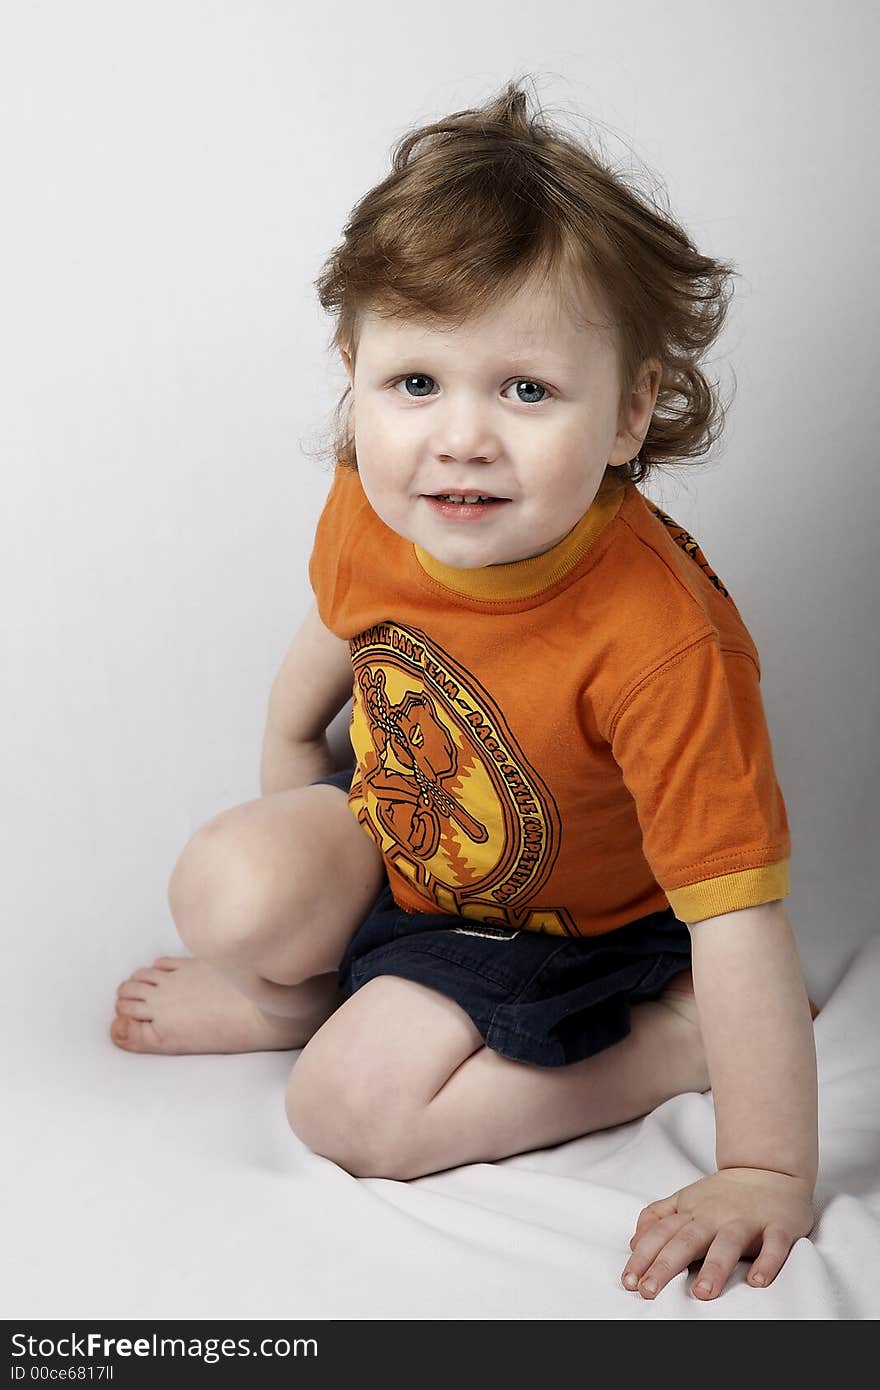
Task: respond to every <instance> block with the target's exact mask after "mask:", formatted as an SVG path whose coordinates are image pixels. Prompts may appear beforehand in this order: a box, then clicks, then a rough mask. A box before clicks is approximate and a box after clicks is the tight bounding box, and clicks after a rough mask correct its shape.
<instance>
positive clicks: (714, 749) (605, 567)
mask: <svg viewBox="0 0 880 1390" xmlns="http://www.w3.org/2000/svg"><path fill="white" fill-rule="evenodd" d="M309 578H310V581H311V585H312V588H313V590H314V593H315V598H316V601H317V607H318V612H319V613H320V616H321V618H322V620H323V622H324V623H325V625H326V626H327V627H328V628H330V629H331V631H333V632H334V633H336V634H337V636H339V637H342V638H345V639H346V640H347V641H348V642H349V646H350V649H351V659H352V667H353V675H354V680H353V696H354V704H353V708H352V713H351V725H350V736H351V741H352V746H353V748H354V750H355V756H356V763H357V765H356V767H355V772H354V777H353V779H352V783H351V789H350V792H349V799H348V800H349V807H350V809H351V811H352V813H353V814H354V816H355V817H356V818H357V820H358V821H359V823H360V825H361V826H362V828H363V830H364V832H365V833H366V834H368V835H370V836H371V837H372V839H373V840H374V841H375V843H376V844H377V845H378V846H379V847H380V849H381V851H382V854H383V857H384V860H385V865H386V868H387V872H388V878H389V882H390V885H391V889H392V892H393V895H394V900H395V902H396V903H397V904H398V906H399V907H401V908H403V909H404V910H406V911H410V912H430V913H438V912H443V913H447V912H448V913H455V914H457V915H460V916H462V917H465V918H472V919H474V920H476V921H481V922H490V923H497V924H500V925H503V926H506V927H521V928H525V929H526V930H529V931H545V932H551V933H555V934H558V935H561V936H594V935H596V934H598V933H601V932H607V931H611V930H613V929H614V928H615V927H619V926H623V925H624V924H626V923H627V922H632V921H634V920H635V919H636V918H639V917H643V916H645V915H647V914H648V913H651V912H657V911H662V910H664V909H665V908H667V906H671V907H672V910H673V912H674V913H675V915H676V917H677V918H679V919H680V920H681V921H683V922H688V923H693V922H698V921H701V920H702V919H703V918H706V917H713V916H717V915H719V914H721V913H724V912H732V911H735V910H736V909H738V908H745V907H752V906H756V905H758V904H760V903H765V902H770V901H773V900H774V899H777V898H782V897H785V896H786V894H788V893H789V892H790V885H789V856H790V854H791V840H790V836H789V828H788V820H787V817H786V810H785V803H784V801H783V797H782V793H781V791H780V788H779V785H778V783H777V780H776V775H775V771H774V766H773V755H772V749H771V744H770V737H769V733H768V729H767V723H766V718H765V714H764V709H763V705H762V701H761V693H760V687H759V681H760V669H761V668H760V662H759V659H758V652H757V649H756V647H755V644H754V642H753V641H752V638H751V636H750V635H749V632H748V630H747V628H746V626H745V623H744V622H743V620H742V618H741V617H740V614H739V612H738V610H737V608H736V605H735V604H734V601H733V599H732V598H731V596H730V594H729V593H728V591H727V589H726V588H725V586H724V585H723V584H722V583H721V581H720V579H719V578H718V576H717V575H716V574H714V573H713V571H712V569H711V567H710V566H709V564H708V563H707V561H706V558H705V556H704V555H703V553H702V551H701V550H700V548H699V546H698V544H697V542H696V541H695V540H694V539H693V537H692V536H690V535H688V533H687V532H686V531H685V530H683V528H682V527H681V526H679V525H678V524H677V523H676V522H675V521H673V520H672V518H671V517H669V516H667V515H666V513H665V512H663V511H661V510H660V508H659V507H657V506H656V505H655V504H654V503H653V502H651V501H650V500H649V499H648V498H647V497H645V496H644V494H643V493H641V492H639V490H638V488H637V487H635V486H634V485H633V484H631V483H630V484H627V485H626V486H623V487H621V485H620V482H619V479H618V478H617V476H616V474H615V472H614V470H613V469H609V470H608V471H607V474H606V477H605V479H604V480H603V484H602V486H601V487H600V489H599V492H598V493H597V495H596V497H595V499H594V501H593V502H592V504H591V506H590V507H589V508H588V510H587V511H586V513H585V514H584V516H583V517H582V518H581V520H580V521H579V522H578V523H577V525H576V526H575V527H574V528H573V530H572V531H570V532H569V534H568V535H567V536H565V537H564V539H563V540H561V541H559V542H558V544H557V545H555V546H553V548H552V549H551V550H548V551H546V552H545V553H544V554H543V555H538V556H535V557H533V558H530V559H526V560H519V561H515V562H513V563H511V564H502V565H490V566H485V567H482V568H479V569H468V570H465V569H456V568H453V567H450V566H448V565H444V564H442V563H440V562H439V561H438V560H437V559H435V558H434V557H433V556H431V555H429V554H428V553H427V552H426V551H424V550H422V548H421V547H420V546H418V545H415V544H414V543H413V542H412V541H408V540H405V539H404V538H403V537H402V536H399V535H398V534H397V533H396V532H395V531H392V530H391V529H390V528H389V527H388V526H386V525H385V523H384V522H383V521H382V520H381V519H380V518H379V517H378V516H377V514H376V513H375V512H374V511H373V508H372V507H371V506H370V503H369V502H368V501H367V498H366V496H365V494H364V491H363V488H362V486H361V481H360V477H359V475H358V474H357V472H356V471H354V470H353V469H351V468H348V467H347V466H345V465H343V464H339V463H337V465H336V470H335V474H334V477H333V482H332V486H331V488H330V492H329V495H328V497H327V500H326V503H325V505H324V509H323V511H322V513H321V516H320V518H319V520H318V524H317V529H316V532H315V542H314V549H313V551H312V555H311V558H310V561H309Z"/></svg>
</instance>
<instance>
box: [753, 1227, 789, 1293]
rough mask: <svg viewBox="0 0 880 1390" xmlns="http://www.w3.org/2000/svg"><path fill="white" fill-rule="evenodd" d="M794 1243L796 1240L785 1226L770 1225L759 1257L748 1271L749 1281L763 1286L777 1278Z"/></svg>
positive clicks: (758, 1286) (765, 1232)
mask: <svg viewBox="0 0 880 1390" xmlns="http://www.w3.org/2000/svg"><path fill="white" fill-rule="evenodd" d="M793 1245H794V1240H793V1238H792V1237H791V1236H790V1235H789V1233H788V1231H786V1230H785V1229H784V1227H782V1226H774V1225H772V1224H771V1225H768V1226H767V1227H766V1229H765V1231H764V1243H763V1245H762V1246H761V1250H760V1253H759V1255H758V1258H757V1259H756V1260H755V1263H754V1264H753V1265H752V1267H751V1269H750V1270H749V1273H748V1281H749V1283H750V1284H753V1285H754V1286H755V1287H756V1288H761V1287H762V1286H763V1285H766V1284H769V1283H770V1282H771V1281H772V1280H773V1279H775V1278H776V1276H777V1274H778V1273H779V1271H780V1270H781V1268H782V1266H783V1265H784V1264H785V1261H786V1260H787V1259H788V1257H789V1255H790V1254H791V1249H792V1246H793Z"/></svg>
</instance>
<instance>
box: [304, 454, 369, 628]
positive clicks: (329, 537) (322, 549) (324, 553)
mask: <svg viewBox="0 0 880 1390" xmlns="http://www.w3.org/2000/svg"><path fill="white" fill-rule="evenodd" d="M356 479H357V475H356V474H355V473H354V470H353V469H350V468H346V467H345V466H344V465H343V464H341V463H337V464H336V466H335V470H334V474H333V481H332V483H331V485H330V490H329V492H328V494H327V498H326V500H325V502H324V506H323V508H322V510H321V514H320V516H319V517H318V521H317V525H316V527H315V535H314V540H313V543H312V551H311V555H310V556H309V584H310V585H311V588H312V592H313V593H314V595H315V603H316V606H317V609H318V613H319V615H320V618H321V621H322V622H323V623H324V626H325V627H327V628H329V629H330V631H331V632H335V633H336V634H337V636H340V637H341V636H346V635H347V634H346V632H345V629H344V624H345V618H346V614H345V612H344V609H345V599H346V596H347V595H348V593H349V592H350V589H351V583H352V547H353V542H354V538H355V535H356V523H355V512H356V505H357V498H356V493H355V489H354V487H353V482H354V483H356Z"/></svg>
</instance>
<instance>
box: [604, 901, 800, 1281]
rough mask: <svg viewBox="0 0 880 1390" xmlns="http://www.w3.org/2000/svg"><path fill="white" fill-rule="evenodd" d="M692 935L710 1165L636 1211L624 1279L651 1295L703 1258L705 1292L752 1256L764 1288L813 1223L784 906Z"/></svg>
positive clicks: (792, 961) (710, 921)
mask: <svg viewBox="0 0 880 1390" xmlns="http://www.w3.org/2000/svg"><path fill="white" fill-rule="evenodd" d="M690 933H691V945H692V955H693V977H694V992H695V994H696V999H697V1008H698V1011H699V1017H700V1030H701V1033H702V1036H703V1044H704V1047H705V1050H706V1059H707V1062H708V1067H709V1077H710V1081H711V1085H712V1094H713V1099H714V1102H715V1126H716V1162H717V1164H718V1172H717V1173H713V1174H712V1175H711V1176H710V1177H708V1178H702V1179H700V1181H699V1182H696V1183H692V1184H691V1185H690V1186H689V1187H686V1188H683V1189H682V1190H681V1191H680V1192H676V1193H675V1194H673V1196H672V1197H668V1198H665V1199H664V1200H662V1201H659V1202H653V1203H651V1204H650V1206H648V1207H646V1208H645V1210H644V1211H643V1212H642V1213H641V1215H640V1217H639V1221H638V1225H637V1227H636V1233H635V1235H634V1237H633V1240H632V1241H631V1242H630V1244H631V1246H632V1248H633V1255H632V1257H631V1258H630V1260H629V1262H628V1263H627V1266H626V1269H625V1270H624V1275H623V1277H624V1282H628V1278H627V1276H629V1275H631V1274H635V1275H636V1277H637V1279H639V1280H641V1281H642V1282H641V1283H640V1289H641V1291H642V1292H643V1293H645V1294H647V1295H648V1296H649V1297H652V1296H653V1294H654V1293H656V1292H659V1290H660V1289H661V1288H662V1287H663V1286H664V1284H666V1283H668V1282H669V1280H670V1279H671V1278H673V1277H674V1275H676V1274H678V1273H680V1272H681V1271H682V1270H684V1269H686V1268H687V1266H688V1265H689V1264H690V1263H692V1262H693V1261H695V1260H697V1259H699V1258H700V1257H702V1256H703V1255H706V1259H705V1261H704V1263H703V1267H702V1270H701V1271H700V1275H699V1280H698V1283H699V1282H700V1281H702V1279H704V1278H705V1279H707V1280H708V1282H709V1285H710V1289H709V1292H708V1293H706V1294H704V1295H703V1296H705V1297H713V1296H715V1295H716V1294H718V1293H720V1292H721V1289H722V1288H723V1286H724V1283H725V1282H726V1280H727V1278H728V1276H729V1275H730V1273H731V1271H732V1270H733V1268H734V1267H735V1265H736V1263H737V1261H738V1260H739V1259H740V1258H741V1257H742V1256H743V1255H748V1256H754V1255H756V1256H757V1257H758V1258H757V1259H756V1261H755V1263H754V1265H753V1266H752V1269H751V1271H750V1273H749V1279H750V1282H751V1283H753V1284H762V1283H763V1284H768V1283H770V1281H771V1280H772V1279H773V1278H774V1277H775V1275H776V1274H777V1273H778V1271H779V1269H780V1268H781V1267H782V1265H783V1264H784V1263H785V1260H786V1259H787V1257H788V1254H789V1251H790V1249H791V1247H792V1245H793V1244H794V1242H795V1241H796V1240H797V1239H798V1238H799V1237H800V1236H805V1235H808V1234H809V1232H810V1230H811V1229H812V1226H813V1210H812V1196H813V1189H814V1187H815V1183H816V1172H817V1168H818V1160H819V1144H818V1086H817V1077H816V1048H815V1041H814V1035H813V1024H812V1019H811V1017H810V1006H809V1001H808V999H807V992H806V987H805V985H804V979H803V975H802V973H801V968H800V962H799V959H798V953H797V946H796V943H795V939H794V933H793V932H792V929H791V925H790V923H789V921H788V918H787V916H786V914H785V910H784V908H783V905H782V902H781V901H777V902H773V903H765V904H764V905H762V906H760V907H750V908H744V909H742V910H741V911H739V912H728V913H725V914H724V915H723V916H720V917H711V918H707V919H706V920H705V921H702V922H697V923H693V924H691V925H690ZM707 1252H708V1253H707ZM645 1280H647V1282H648V1283H649V1284H653V1285H654V1289H653V1291H652V1290H651V1289H650V1288H646V1287H645ZM695 1292H699V1289H698V1286H695Z"/></svg>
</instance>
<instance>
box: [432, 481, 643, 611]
mask: <svg viewBox="0 0 880 1390" xmlns="http://www.w3.org/2000/svg"><path fill="white" fill-rule="evenodd" d="M625 493H626V487H621V486H620V484H619V482H618V480H617V478H616V476H615V473H614V470H612V469H609V470H608V471H607V472H606V474H605V477H604V478H603V480H602V482H601V484H600V486H599V491H598V492H597V493H596V496H595V497H594V498H593V501H592V502H591V504H590V506H589V507H588V508H587V510H586V511H585V512H584V515H583V516H582V517H581V519H580V521H579V522H578V523H577V525H576V526H574V527H573V528H572V530H571V531H569V533H568V535H567V536H563V538H562V540H561V541H557V543H556V545H554V546H552V547H551V548H550V550H545V551H544V553H543V555H532V556H530V557H529V558H528V559H526V560H513V561H511V563H510V564H506V565H483V566H481V567H480V568H478V569H456V568H455V566H454V565H444V564H443V563H442V562H441V561H440V560H437V559H435V558H434V556H433V555H429V554H428V552H427V550H423V549H422V547H421V546H420V545H416V544H415V543H413V551H414V553H415V557H416V559H417V560H418V562H419V564H420V565H421V567H422V569H423V570H424V571H425V573H426V574H428V575H430V576H431V578H432V579H436V580H437V582H438V584H443V585H445V587H446V588H447V589H454V590H455V592H456V593H459V594H468V595H469V596H470V597H471V598H481V599H488V600H492V599H495V600H504V599H519V598H531V597H533V596H534V595H535V594H540V593H542V592H543V591H544V590H545V589H549V588H551V587H552V586H553V585H554V584H557V583H558V582H559V580H560V579H563V578H564V577H565V575H567V574H569V573H570V572H571V570H573V569H574V568H575V566H576V565H577V564H579V562H580V561H581V559H582V558H583V557H584V555H586V553H587V551H588V550H589V549H590V547H591V546H592V544H593V542H594V541H595V540H596V537H597V536H598V535H599V534H600V532H602V531H604V529H605V527H606V526H607V525H608V523H609V522H610V521H613V520H614V518H615V517H616V515H617V513H618V511H619V510H620V508H621V506H622V504H623V499H624V495H625Z"/></svg>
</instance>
